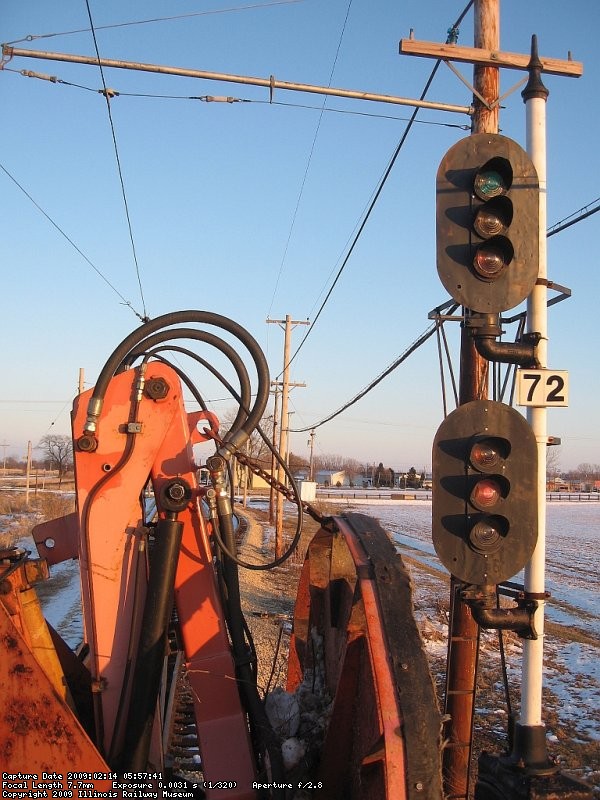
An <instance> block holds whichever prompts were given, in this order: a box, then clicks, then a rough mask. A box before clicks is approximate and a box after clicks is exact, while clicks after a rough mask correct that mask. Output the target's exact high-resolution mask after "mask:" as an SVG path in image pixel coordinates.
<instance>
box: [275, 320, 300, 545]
mask: <svg viewBox="0 0 600 800" xmlns="http://www.w3.org/2000/svg"><path fill="white" fill-rule="evenodd" d="M267 324H275V325H279V327H282V328H283V329H284V331H285V336H284V343H283V372H282V378H283V380H282V381H281V384H279V382H277V381H273V383H272V384H271V385H272V386H275V387H277V386H279V385H280V386H281V414H280V417H279V455H280V456H281V458H282V459H283V460H284V461H285V460H286V455H287V440H288V424H287V421H288V400H289V394H290V386H306V384H305V383H294V384H290V351H291V342H292V328H294V327H296V325H309V324H310V323H309V321H308V320H307V319H305V320H293V319H292V318H291V317H290V315H289V314H286V317H285V319H267ZM283 478H284V475H283V467H282V466H281V464H280V463H279V464H278V466H277V480H278V481H279V482H280V483H283ZM282 545H283V498H282V496H281V494H279V493H278V494H277V514H276V520H275V558H279V557H280V556H281V555H282V553H283V546H282Z"/></svg>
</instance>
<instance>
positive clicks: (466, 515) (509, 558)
mask: <svg viewBox="0 0 600 800" xmlns="http://www.w3.org/2000/svg"><path fill="white" fill-rule="evenodd" d="M432 463H433V508H432V514H433V544H434V546H435V550H436V553H437V554H438V556H439V558H440V561H441V562H442V563H443V564H444V566H445V567H446V568H447V569H448V570H449V571H450V572H451V573H452V574H453V575H455V576H456V577H457V578H458V579H459V580H461V581H464V582H465V583H471V584H496V583H501V582H502V581H504V580H507V579H508V578H510V577H511V576H513V575H515V574H516V573H517V572H519V570H521V569H522V568H523V567H524V566H525V564H526V563H527V561H528V560H529V558H530V557H531V554H532V552H533V549H534V547H535V543H536V540H537V502H536V486H537V477H536V476H537V445H536V441H535V436H534V435H533V432H532V430H531V428H530V426H529V424H528V423H527V421H526V420H525V419H524V417H522V416H521V414H519V413H518V411H515V410H514V409H513V408H511V407H510V406H507V405H504V404H503V403H496V402H494V401H492V400H474V401H472V402H470V403H466V404H465V405H462V406H459V407H458V408H457V409H456V410H455V411H453V412H452V413H451V414H450V415H449V416H448V417H446V419H445V420H444V422H443V423H442V424H441V426H440V427H439V429H438V432H437V434H436V437H435V440H434V444H433V459H432Z"/></svg>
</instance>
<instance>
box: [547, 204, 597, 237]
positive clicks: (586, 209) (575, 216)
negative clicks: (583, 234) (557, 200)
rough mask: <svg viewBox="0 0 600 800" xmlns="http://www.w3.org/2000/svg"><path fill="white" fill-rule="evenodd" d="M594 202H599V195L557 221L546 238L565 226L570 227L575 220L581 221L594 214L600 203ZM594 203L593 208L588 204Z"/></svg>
mask: <svg viewBox="0 0 600 800" xmlns="http://www.w3.org/2000/svg"><path fill="white" fill-rule="evenodd" d="M596 203H600V197H597V198H596V199H595V200H592V202H591V203H588V204H587V205H586V206H583V207H582V208H580V209H578V210H577V211H574V212H573V213H572V214H569V216H568V217H565V218H564V219H561V220H560V221H559V222H556V223H555V224H554V225H552V226H551V227H550V228H548V231H547V233H546V236H547V237H548V239H549V238H550V237H551V236H554V234H555V233H560V232H561V231H564V230H565V229H566V228H570V227H571V226H572V225H575V224H576V223H577V222H581V221H582V220H584V219H587V218H588V217H591V216H592V214H596V213H597V212H598V211H600V205H596ZM593 205H596V207H595V208H590V206H593Z"/></svg>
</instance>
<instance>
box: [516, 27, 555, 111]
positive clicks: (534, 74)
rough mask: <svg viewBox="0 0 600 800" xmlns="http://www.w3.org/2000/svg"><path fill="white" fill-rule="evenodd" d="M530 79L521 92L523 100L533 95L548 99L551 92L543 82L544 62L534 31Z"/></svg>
mask: <svg viewBox="0 0 600 800" xmlns="http://www.w3.org/2000/svg"><path fill="white" fill-rule="evenodd" d="M527 68H528V70H529V80H528V81H527V86H526V87H525V88H524V89H523V91H522V92H521V97H522V98H523V102H524V103H526V102H527V101H528V100H531V99H532V98H533V97H541V98H542V99H543V100H546V99H547V97H548V95H549V94H550V92H549V91H548V89H546V87H545V86H544V84H543V83H542V62H541V61H540V57H539V55H538V46H537V36H536V34H535V33H534V34H533V36H532V37H531V58H530V59H529V65H528V67H527Z"/></svg>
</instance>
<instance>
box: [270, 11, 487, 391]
mask: <svg viewBox="0 0 600 800" xmlns="http://www.w3.org/2000/svg"><path fill="white" fill-rule="evenodd" d="M473 2H474V0H469V2H468V3H467V5H466V7H465V9H464V10H463V12H462V13H461V14H460V16H459V17H458V19H457V21H456V22H455V23H454V25H453V26H452V27H451V28H449V29H448V42H450V41H456V38H457V36H458V26H459V25H460V23H461V22H462V20H463V19H464V17H465V16H466V14H467V13H468V11H469V9H470V8H471V6H472V5H473ZM441 63H442V60H441V59H438V60H437V61H436V62H435V64H434V66H433V69H432V70H431V74H430V75H429V78H428V79H427V82H426V83H425V87H424V89H423V91H422V92H421V95H420V97H419V100H424V99H425V96H426V95H427V92H428V91H429V88H430V87H431V84H432V83H433V79H434V78H435V75H436V73H437V71H438V69H439V67H440V64H441ZM418 113H419V108H418V106H417V107H416V108H415V109H414V111H413V113H412V114H411V116H410V119H409V122H408V124H407V126H406V129H405V131H404V133H403V134H402V137H401V138H400V141H399V143H398V145H397V147H396V149H395V151H394V153H393V155H392V157H391V159H390V161H389V163H388V166H387V167H386V170H385V172H384V173H383V177H382V178H381V180H380V181H379V185H378V186H377V189H376V190H375V193H374V195H373V198H372V200H371V202H370V203H369V205H368V208H367V210H366V212H365V214H364V216H363V219H362V221H361V223H360V225H359V227H358V230H357V232H356V234H355V235H354V238H353V239H352V243H351V244H350V247H349V248H348V251H347V253H346V255H345V257H344V260H343V261H342V264H341V266H340V268H339V269H338V271H337V274H336V276H335V279H334V281H333V283H332V284H331V286H330V288H329V291H328V292H327V294H326V296H325V299H324V300H323V302H322V303H321V306H320V307H319V310H318V311H317V313H316V315H315V317H314V319H313V321H312V322H311V324H310V325H309V327H308V329H307V331H306V333H305V334H304V336H303V337H302V339H301V341H300V344H299V345H298V347H297V348H296V350H295V352H294V353H293V355H292V356H291V358H290V360H289V362H288V364H286V365H285V367H284V369H286V368H287V367H288V366H289V365H290V364H291V363H292V362H293V361H294V359H295V358H296V356H297V355H298V353H299V352H300V350H301V349H302V346H303V345H304V343H305V342H306V340H307V339H308V337H309V336H310V334H311V332H312V331H313V329H314V327H315V325H316V323H317V320H318V319H319V317H320V316H321V313H322V312H323V309H324V308H325V306H326V305H327V302H328V300H329V298H330V297H331V294H332V292H333V290H334V289H335V286H336V284H337V282H338V281H339V279H340V277H341V275H342V272H343V271H344V269H345V267H346V265H347V263H348V261H349V260H350V257H351V255H352V253H353V252H354V248H355V247H356V245H357V243H358V240H359V239H360V236H361V234H362V232H363V231H364V229H365V226H366V224H367V222H368V220H369V217H370V216H371V214H372V212H373V209H374V208H375V204H376V203H377V201H378V199H379V197H380V195H381V192H382V191H383V187H384V186H385V184H386V182H387V180H388V178H389V176H390V174H391V171H392V169H393V167H394V164H395V163H396V160H397V158H398V156H399V155H400V151H401V150H402V147H403V146H404V143H405V141H406V139H407V137H408V134H409V133H410V131H411V129H412V126H413V124H414V120H415V118H416V116H417V114H418ZM278 377H279V376H278Z"/></svg>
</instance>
